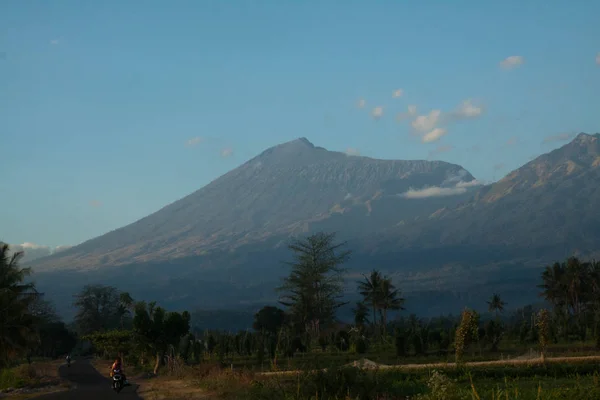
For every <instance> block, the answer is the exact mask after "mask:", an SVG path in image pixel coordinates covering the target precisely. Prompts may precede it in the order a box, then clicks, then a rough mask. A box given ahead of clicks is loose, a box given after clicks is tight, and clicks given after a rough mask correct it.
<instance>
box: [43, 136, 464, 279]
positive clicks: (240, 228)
mask: <svg viewBox="0 0 600 400" xmlns="http://www.w3.org/2000/svg"><path fill="white" fill-rule="evenodd" d="M459 181H466V182H471V181H474V178H473V176H472V175H471V174H470V173H469V172H468V171H466V170H465V169H464V168H463V167H462V166H459V165H456V164H451V163H447V162H443V161H426V160H378V159H372V158H368V157H360V156H349V155H346V154H344V153H341V152H334V151H329V150H326V149H324V148H322V147H317V146H315V145H314V144H312V143H311V142H310V141H308V139H306V138H299V139H295V140H292V141H289V142H285V143H281V144H279V145H276V146H273V147H271V148H269V149H266V150H265V151H263V152H261V153H260V154H259V155H257V156H256V157H254V158H252V159H250V160H248V161H247V162H245V163H243V164H242V165H240V166H239V167H237V168H235V169H233V170H231V171H229V172H227V173H225V174H224V175H222V176H221V177H219V178H217V179H215V180H213V181H211V182H210V183H208V184H207V185H205V186H204V187H202V188H201V189H199V190H197V191H195V192H193V193H191V194H189V195H187V196H185V197H183V198H181V199H179V200H177V201H175V202H173V203H170V204H168V205H166V206H165V207H163V208H161V209H159V210H158V211H156V212H154V213H152V214H150V215H148V216H146V217H144V218H141V219H139V220H137V221H135V222H133V223H132V224H129V225H126V226H124V227H121V228H118V229H116V230H113V231H111V232H108V233H107V234H105V235H101V236H99V237H96V238H93V239H91V240H88V241H86V242H84V243H82V244H80V245H77V246H73V247H72V248H71V249H69V250H66V251H65V252H63V253H61V254H60V255H55V256H50V257H48V258H45V259H41V260H37V262H36V263H35V264H36V265H37V266H38V268H44V267H45V266H47V265H50V266H52V267H57V266H58V267H60V266H63V267H64V266H65V265H68V264H70V265H79V266H81V265H83V266H85V267H98V266H106V265H119V264H129V263H132V262H136V261H137V262H146V261H148V260H149V259H151V258H162V259H171V258H178V257H186V256H190V255H198V256H200V255H205V254H207V253H210V252H211V251H213V250H219V249H223V248H228V249H233V248H236V247H239V246H240V245H243V244H247V243H251V242H261V241H264V240H266V239H267V238H269V237H274V236H282V237H285V236H290V235H294V234H300V233H302V232H307V231H308V230H309V226H316V225H328V223H331V224H333V225H334V226H333V227H336V226H337V225H339V223H341V222H340V218H339V216H340V215H344V216H345V218H347V217H348V215H352V216H353V218H354V219H355V220H358V219H361V217H360V214H361V213H364V214H365V216H366V217H371V218H368V221H366V222H365V223H364V224H363V225H361V226H360V227H357V228H355V229H359V230H360V229H370V230H377V229H379V228H380V225H382V224H384V223H387V221H386V218H385V216H384V215H381V214H382V213H383V211H382V210H388V211H389V212H392V213H396V214H397V216H398V218H400V219H402V218H404V217H406V216H407V215H408V214H410V213H413V212H416V213H417V214H423V215H425V214H428V213H431V212H433V211H435V210H437V209H438V208H439V206H440V205H452V204H454V202H455V201H458V200H459V198H458V197H454V198H445V199H431V200H428V201H423V202H421V203H419V204H417V203H413V204H406V207H405V208H406V210H405V211H403V209H397V208H398V207H397V204H398V203H400V202H403V201H404V202H406V200H403V199H401V198H398V197H397V196H398V195H400V194H401V193H402V192H405V191H408V190H411V189H413V187H417V188H422V187H428V186H441V185H444V184H447V185H452V184H456V183H458V182H459ZM464 192H467V190H464ZM409 203H410V202H409ZM375 205H377V206H375ZM374 209H376V211H374ZM380 209H381V210H380ZM396 209H397V210H396ZM376 214H377V215H376ZM363 219H365V218H363ZM375 220H377V221H378V222H374V221H375ZM338 222H339V223H338ZM341 224H342V225H343V223H341ZM324 228H332V227H331V226H324Z"/></svg>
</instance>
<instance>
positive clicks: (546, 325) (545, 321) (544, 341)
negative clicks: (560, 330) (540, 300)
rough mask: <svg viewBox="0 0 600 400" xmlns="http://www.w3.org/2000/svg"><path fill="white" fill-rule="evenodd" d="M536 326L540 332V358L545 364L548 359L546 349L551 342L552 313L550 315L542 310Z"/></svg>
mask: <svg viewBox="0 0 600 400" xmlns="http://www.w3.org/2000/svg"><path fill="white" fill-rule="evenodd" d="M536 325H537V328H538V331H539V346H540V356H541V358H542V362H544V360H545V359H546V349H547V348H548V343H549V342H550V313H548V310H545V309H542V310H540V312H539V313H538V318H537V323H536Z"/></svg>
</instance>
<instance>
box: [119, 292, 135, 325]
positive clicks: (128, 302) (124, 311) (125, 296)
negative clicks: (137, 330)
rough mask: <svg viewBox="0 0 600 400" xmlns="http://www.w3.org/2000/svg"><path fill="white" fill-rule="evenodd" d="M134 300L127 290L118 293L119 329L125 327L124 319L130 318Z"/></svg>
mask: <svg viewBox="0 0 600 400" xmlns="http://www.w3.org/2000/svg"><path fill="white" fill-rule="evenodd" d="M134 305H135V302H134V300H133V298H132V297H131V295H130V294H129V293H128V292H123V293H121V294H119V317H120V323H121V329H123V328H124V327H125V323H126V321H127V320H128V319H129V318H131V313H132V311H133V307H134Z"/></svg>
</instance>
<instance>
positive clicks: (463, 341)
mask: <svg viewBox="0 0 600 400" xmlns="http://www.w3.org/2000/svg"><path fill="white" fill-rule="evenodd" d="M478 326H479V315H478V314H477V313H476V312H475V311H473V310H469V309H465V310H464V311H463V312H462V318H461V321H460V325H459V326H458V329H457V330H456V338H455V342H454V348H455V354H456V362H457V363H460V362H462V361H463V355H464V352H465V350H466V349H467V347H469V345H470V344H471V342H473V341H475V340H477V339H478V335H479V334H478Z"/></svg>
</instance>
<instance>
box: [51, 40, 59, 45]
mask: <svg viewBox="0 0 600 400" xmlns="http://www.w3.org/2000/svg"><path fill="white" fill-rule="evenodd" d="M58 43H59V41H58V39H52V40H51V41H50V44H53V45H57V44H58Z"/></svg>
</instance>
